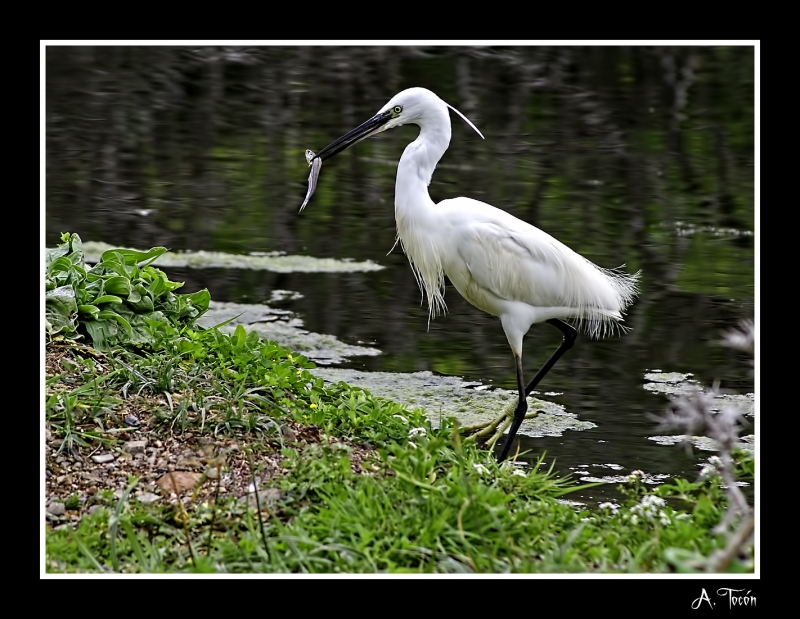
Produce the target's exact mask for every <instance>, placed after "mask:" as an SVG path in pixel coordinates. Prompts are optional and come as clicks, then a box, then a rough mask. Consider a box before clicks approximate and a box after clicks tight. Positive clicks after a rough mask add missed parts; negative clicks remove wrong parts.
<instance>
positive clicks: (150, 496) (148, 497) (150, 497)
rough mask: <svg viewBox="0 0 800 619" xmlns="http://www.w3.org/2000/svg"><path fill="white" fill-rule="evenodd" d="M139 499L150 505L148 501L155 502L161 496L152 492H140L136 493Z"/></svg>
mask: <svg viewBox="0 0 800 619" xmlns="http://www.w3.org/2000/svg"><path fill="white" fill-rule="evenodd" d="M138 498H139V501H141V502H142V503H144V504H145V505H150V503H155V502H156V501H158V499H160V498H161V497H160V496H158V495H157V494H155V493H154V492H142V493H141V494H139V495H138Z"/></svg>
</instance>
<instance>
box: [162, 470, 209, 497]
mask: <svg viewBox="0 0 800 619" xmlns="http://www.w3.org/2000/svg"><path fill="white" fill-rule="evenodd" d="M201 477H202V475H201V474H200V473H187V472H184V471H172V472H170V473H167V474H165V475H162V476H161V477H159V478H158V480H157V481H156V485H158V487H159V488H161V489H162V490H163V491H164V492H175V493H179V492H183V491H184V490H191V489H192V488H194V486H195V484H196V483H197V482H198V481H199V480H200V478H201Z"/></svg>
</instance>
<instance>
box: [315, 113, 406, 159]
mask: <svg viewBox="0 0 800 619" xmlns="http://www.w3.org/2000/svg"><path fill="white" fill-rule="evenodd" d="M391 119H392V113H391V111H389V110H387V111H385V112H382V113H380V114H376V115H375V116H373V117H372V118H370V119H369V120H368V121H367V122H365V123H363V124H361V125H359V126H358V127H356V128H355V129H353V130H352V131H350V132H349V133H346V134H345V135H343V136H342V137H340V138H339V139H338V140H334V141H333V142H331V143H330V144H328V145H327V146H326V147H325V148H323V149H322V150H320V151H319V152H318V153H317V154H316V155H315V156H314V159H316V158H317V157H319V158H320V159H321V160H322V161H325V160H326V159H330V158H331V157H333V156H335V155H338V154H339V153H341V152H342V151H343V150H345V149H347V148H349V147H351V146H352V145H353V144H355V143H356V142H360V141H361V140H363V139H365V138H368V137H369V136H371V135H373V134H374V133H377V132H378V130H380V128H381V127H383V126H384V125H385V124H386V123H388V122H389V121H390V120H391ZM312 161H313V159H312Z"/></svg>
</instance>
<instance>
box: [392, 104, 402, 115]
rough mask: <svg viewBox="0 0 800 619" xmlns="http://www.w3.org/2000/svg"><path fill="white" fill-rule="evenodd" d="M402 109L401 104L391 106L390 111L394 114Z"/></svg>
mask: <svg viewBox="0 0 800 619" xmlns="http://www.w3.org/2000/svg"><path fill="white" fill-rule="evenodd" d="M402 111H403V106H402V105H395V106H394V107H393V108H392V112H394V113H395V114H399V113H400V112H402Z"/></svg>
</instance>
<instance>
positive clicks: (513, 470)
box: [511, 467, 527, 477]
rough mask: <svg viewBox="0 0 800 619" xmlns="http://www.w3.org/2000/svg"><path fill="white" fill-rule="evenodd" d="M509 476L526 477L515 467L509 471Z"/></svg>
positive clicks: (523, 472)
mask: <svg viewBox="0 0 800 619" xmlns="http://www.w3.org/2000/svg"><path fill="white" fill-rule="evenodd" d="M511 474H512V475H516V476H517V477H527V475H526V474H525V471H523V470H522V469H518V468H516V467H514V468H513V469H511Z"/></svg>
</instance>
